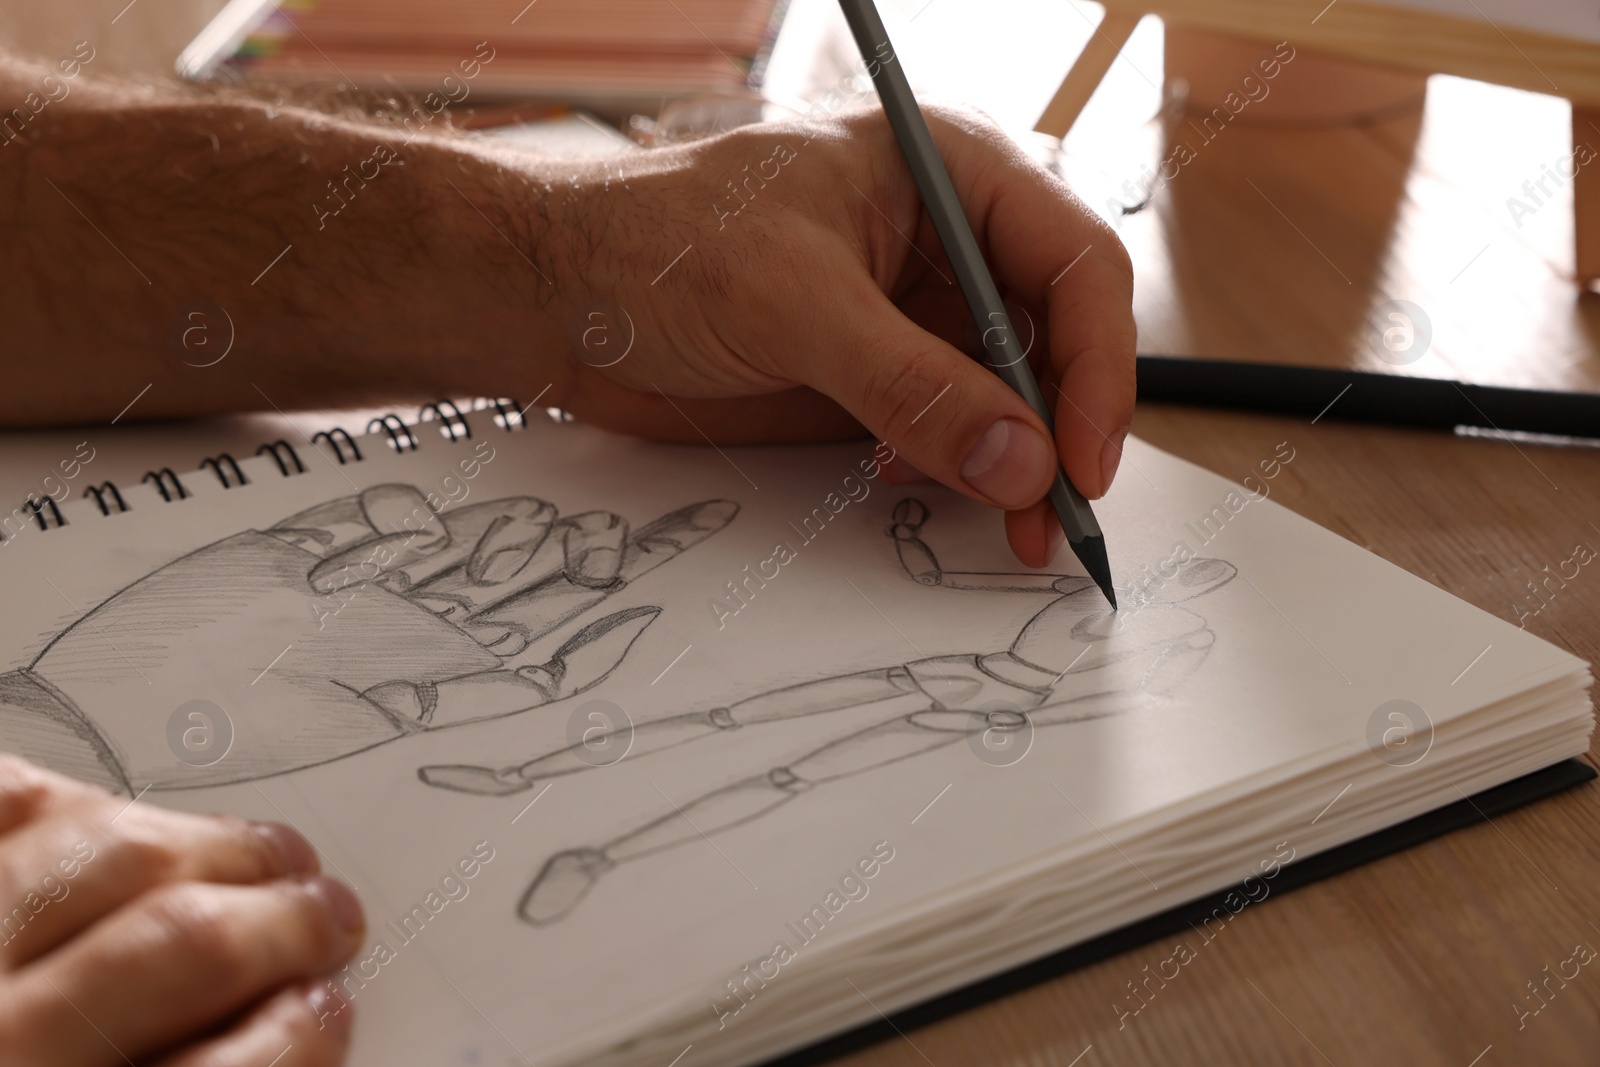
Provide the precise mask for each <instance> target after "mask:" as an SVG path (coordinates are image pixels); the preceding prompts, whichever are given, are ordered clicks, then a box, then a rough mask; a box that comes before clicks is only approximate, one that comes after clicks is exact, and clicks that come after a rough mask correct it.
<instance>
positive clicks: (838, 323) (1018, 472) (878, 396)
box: [790, 286, 1059, 510]
mask: <svg viewBox="0 0 1600 1067" xmlns="http://www.w3.org/2000/svg"><path fill="white" fill-rule="evenodd" d="M861 288H862V289H865V288H866V287H864V286H863V287H861ZM858 294H859V295H858ZM851 297H853V299H843V300H841V301H840V303H844V304H857V305H860V304H862V303H865V304H866V305H867V306H865V307H860V306H858V307H856V308H854V309H847V310H846V311H845V313H844V314H841V315H837V316H830V317H829V321H830V323H832V324H833V325H834V326H835V327H836V328H835V329H833V330H821V331H818V332H817V333H816V334H813V335H812V336H814V337H816V338H817V340H818V341H819V342H820V343H821V345H822V348H821V349H820V351H816V352H813V353H804V352H800V353H796V354H795V355H796V356H797V357H798V358H797V359H796V360H795V362H796V363H797V364H798V365H797V366H795V367H793V368H792V370H791V371H790V373H791V374H794V375H795V376H796V377H799V378H800V379H801V380H803V381H804V382H805V384H807V385H810V386H811V387H812V388H815V389H819V390H821V391H822V392H825V393H827V394H828V395H829V396H831V397H832V398H833V399H834V400H836V401H838V402H839V403H840V404H841V405H842V406H843V407H844V408H845V409H846V410H848V411H849V412H850V414H852V415H854V416H855V417H856V418H857V419H858V420H859V421H860V422H861V423H862V424H863V425H864V426H866V427H867V428H868V429H869V430H871V431H872V432H873V433H874V434H876V435H877V436H878V437H879V438H880V439H882V440H884V441H887V442H888V443H889V445H890V446H891V447H893V448H894V450H895V452H896V453H897V454H898V455H900V456H903V457H904V458H905V459H906V460H907V461H908V462H909V463H911V465H912V466H914V467H916V468H917V469H919V470H921V471H923V472H924V473H926V474H927V475H928V476H930V477H932V478H937V479H938V480H939V481H941V482H943V483H944V484H945V485H948V486H949V487H950V488H952V489H955V490H957V491H959V492H962V493H965V494H966V495H968V496H970V497H972V498H973V499H975V500H979V501H982V502H983V503H986V504H992V505H994V506H995V507H1000V508H1006V509H1007V510H1017V509H1020V508H1025V507H1027V506H1028V505H1030V504H1033V503H1034V502H1036V501H1038V500H1039V499H1040V498H1042V497H1043V496H1044V495H1045V493H1046V492H1048V491H1049V489H1050V483H1051V481H1052V479H1053V478H1054V476H1055V471H1056V468H1057V465H1058V463H1059V460H1058V458H1057V455H1056V449H1055V444H1054V442H1053V440H1052V438H1051V435H1050V434H1049V433H1048V432H1047V431H1046V430H1045V426H1044V422H1043V420H1041V419H1040V418H1039V416H1038V415H1036V414H1035V413H1034V412H1033V410H1032V409H1030V408H1029V407H1028V405H1027V404H1026V403H1024V402H1023V400H1022V398H1021V397H1019V396H1018V395H1017V394H1016V393H1014V392H1012V391H1011V389H1010V388H1009V387H1007V386H1006V385H1005V383H1004V382H1002V381H1001V380H1000V379H999V378H998V377H996V376H995V375H994V373H993V372H992V371H990V370H988V369H987V368H986V367H984V366H983V365H982V364H980V363H978V362H976V361H974V360H973V359H971V358H970V357H968V356H966V355H965V354H963V353H962V352H961V351H959V350H958V349H956V348H954V347H952V346H951V345H949V344H948V343H946V342H945V341H943V340H941V339H940V338H938V337H936V336H934V335H933V334H931V333H928V332H927V331H925V330H923V329H922V328H921V327H919V326H917V325H916V324H915V323H914V322H912V321H911V320H910V319H908V318H906V317H905V316H904V315H903V314H902V313H901V312H900V310H899V309H898V308H896V307H895V306H894V304H892V303H891V302H890V301H889V300H888V299H887V298H886V297H884V296H883V295H882V294H881V293H879V292H877V291H876V290H875V289H874V290H872V291H871V292H860V290H857V293H852V294H851ZM951 299H954V300H959V299H961V297H960V294H959V293H955V292H952V296H951ZM851 310H853V311H854V313H853V314H852V313H851Z"/></svg>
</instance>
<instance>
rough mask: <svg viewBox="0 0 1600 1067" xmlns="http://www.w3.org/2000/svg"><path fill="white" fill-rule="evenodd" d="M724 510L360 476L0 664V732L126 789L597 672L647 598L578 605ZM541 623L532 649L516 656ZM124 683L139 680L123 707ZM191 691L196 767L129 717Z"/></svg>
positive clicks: (581, 684) (243, 770) (235, 775)
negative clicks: (198, 716) (627, 510)
mask: <svg viewBox="0 0 1600 1067" xmlns="http://www.w3.org/2000/svg"><path fill="white" fill-rule="evenodd" d="M737 512H738V505H736V504H734V503H733V502H731V501H725V500H712V501H705V502H702V503H698V504H692V505H690V506H688V507H684V508H680V509H678V510H676V511H673V512H671V513H669V514H667V515H664V516H661V517H660V518H658V519H656V520H654V521H652V522H650V523H647V524H646V525H644V526H641V527H637V528H634V527H631V526H630V525H629V523H628V522H627V520H626V519H624V518H623V517H622V516H620V515H616V514H612V513H609V512H599V511H593V512H585V513H582V514H576V515H565V516H564V515H561V514H560V512H559V511H558V509H557V508H556V507H555V505H553V504H551V503H549V502H547V501H543V500H540V499H537V498H534V497H512V498H506V499H501V500H492V501H487V502H484V503H480V504H473V505H470V506H462V507H456V508H450V507H449V506H448V505H446V506H445V507H444V508H443V509H442V510H440V511H435V510H434V508H433V507H431V506H430V505H429V504H428V502H427V498H426V497H425V496H424V495H423V494H422V493H421V492H420V491H418V490H417V489H416V488H415V487H413V486H410V485H400V484H389V485H379V486H374V487H373V488H370V489H367V490H365V491H363V492H361V493H359V494H355V495H351V496H346V497H340V498H338V499H334V500H330V501H327V502H325V503H323V504H319V505H317V506H315V507H313V508H310V509H308V510H306V511H303V512H301V513H299V514H297V515H293V516H291V517H289V518H287V519H285V520H283V521H281V522H279V523H277V524H276V525H274V526H272V527H270V528H268V529H266V530H261V531H255V530H250V531H245V532H243V533H239V534H236V535H234V536H232V537H228V538H224V539H223V540H220V541H217V542H215V543H213V544H210V545H207V546H205V547H203V548H201V549H199V550H197V551H195V552H191V553H190V554H188V555H186V556H183V557H182V558H180V559H177V560H175V561H173V562H171V563H169V564H167V565H166V566H163V567H161V568H159V569H157V570H155V571H153V572H152V573H150V574H148V575H146V576H145V577H143V578H141V579H140V580H139V581H137V582H134V583H133V584H132V585H130V586H128V587H126V588H124V589H123V590H121V591H119V592H118V593H116V594H115V595H113V596H112V597H110V598H109V599H107V600H106V601H104V602H103V603H101V604H100V605H99V606H97V607H95V608H93V609H92V610H90V611H88V612H87V613H85V614H84V615H83V616H82V617H81V618H79V619H78V620H76V621H75V622H74V623H73V624H72V625H71V626H69V627H67V629H65V630H64V631H62V632H61V633H60V634H58V635H56V637H55V638H54V639H53V640H51V642H50V643H49V644H48V645H47V646H46V648H45V650H44V651H43V652H42V653H41V654H40V655H39V656H38V657H37V658H36V659H35V660H34V662H33V663H31V664H29V666H28V667H27V668H25V669H23V670H20V671H13V672H11V673H9V674H5V675H0V738H4V739H5V740H6V741H7V742H8V747H11V748H13V750H15V751H20V752H22V753H23V754H24V755H27V756H29V757H30V758H33V759H35V760H36V761H38V762H41V763H44V764H46V765H49V766H53V767H56V768H58V769H62V770H64V771H66V772H67V773H71V774H74V775H75V776H77V777H82V778H89V779H90V780H94V781H99V782H102V783H103V784H107V785H109V786H111V787H112V788H116V789H123V790H130V791H131V790H133V789H135V788H136V787H137V786H142V785H151V786H154V787H155V788H189V787H198V786H207V785H218V784H223V783H227V782H237V781H248V780H251V779H255V778H261V777H266V776H269V775H274V774H282V773H285V772H288V771H293V770H297V769H299V768H302V767H307V766H311V765H315V764H319V763H325V762H327V761H329V760H333V759H338V758H341V757H343V756H348V755H351V754H353V753H355V752H359V751H362V750H364V749H367V748H371V747H372V746H374V745H378V744H382V743H384V742H386V741H390V740H394V739H396V738H399V737H404V736H407V735H409V734H413V733H417V732H421V731H426V730H434V729H439V728H442V727H446V726H454V725H459V724H461V723H466V722H473V721H480V720H484V719H489V718H496V717H499V716H503V715H509V714H513V713H516V712H521V711H527V710H529V709H532V708H536V707H540V706H542V705H546V704H549V703H552V702H554V701H558V700H562V699H565V698H567V697H570V696H573V695H574V694H577V693H581V692H583V691H584V690H586V689H589V688H591V687H592V686H594V685H597V684H598V683H599V682H600V681H602V680H603V679H604V678H605V677H606V676H607V675H608V674H610V672H611V671H612V670H614V669H615V668H616V667H617V665H618V664H619V663H621V662H622V660H623V658H624V657H625V656H626V654H627V652H628V649H629V648H630V647H631V645H632V643H633V642H634V640H635V639H637V638H638V636H639V635H640V634H641V633H642V632H643V631H644V630H645V628H646V627H648V626H649V625H650V623H651V622H653V621H654V620H655V618H656V616H657V615H658V614H659V613H660V611H661V610H662V609H661V608H660V607H659V606H657V605H639V606H633V607H629V608H626V609H624V610H620V611H615V612H612V613H609V614H599V615H598V617H590V616H593V615H595V614H596V609H598V608H600V607H601V606H602V605H603V604H604V602H605V601H606V600H607V599H608V598H609V597H611V596H613V595H615V594H617V593H619V592H621V591H622V590H623V589H625V588H627V587H628V586H629V585H630V584H631V583H632V582H634V581H636V580H637V579H638V578H640V577H641V576H642V575H644V574H645V573H647V572H648V571H650V570H652V569H653V568H655V567H657V566H660V565H661V564H662V563H665V562H667V561H668V560H670V559H672V558H673V557H675V556H677V555H678V554H679V553H681V552H684V551H686V550H687V549H689V548H691V547H693V546H694V545H695V544H697V543H698V542H700V541H702V540H704V539H705V538H707V537H709V536H711V535H712V534H714V533H716V532H717V531H718V530H720V529H722V528H723V527H724V526H726V525H727V524H728V523H729V522H731V521H732V519H733V517H734V516H735V515H736V514H737ZM547 636H549V637H551V643H554V642H556V641H559V644H558V645H557V647H556V648H555V651H554V652H553V653H551V654H550V655H549V656H548V658H546V659H544V660H543V662H539V663H523V662H519V660H520V659H521V658H522V657H523V654H524V653H525V652H526V651H527V650H528V649H529V647H530V646H531V645H532V644H533V642H536V641H539V640H540V639H541V638H544V637H547ZM545 647H548V644H547V645H546V646H545ZM280 649H281V650H282V651H281V652H279V651H277V650H280ZM240 650H245V651H244V653H243V654H244V655H245V656H252V657H253V656H257V655H259V656H261V657H262V659H261V661H260V662H257V661H255V659H253V658H252V659H250V660H248V661H241V651H240ZM266 650H271V651H266ZM274 654H276V658H273V657H274ZM269 660H270V661H271V662H270V663H269V662H267V661H269ZM130 684H131V685H145V686H149V687H151V689H152V690H153V691H151V692H148V693H146V694H142V695H141V700H140V701H138V702H129V701H127V700H126V699H125V696H124V695H123V693H122V689H123V687H126V686H128V685H130ZM195 698H200V699H205V700H209V701H212V702H214V703H215V704H216V706H218V707H219V708H221V709H222V710H223V711H224V712H225V713H226V715H227V717H228V720H229V723H230V724H231V728H232V733H231V744H230V746H229V749H228V751H227V752H226V755H225V756H223V757H222V758H220V759H219V760H217V761H216V762H214V763H211V764H208V765H206V766H195V765H194V764H193V763H191V762H189V761H185V760H183V759H182V758H181V757H180V755H179V753H177V752H175V751H174V750H173V748H172V746H171V744H170V741H169V739H168V738H167V737H166V735H165V733H164V731H163V729H162V727H163V726H164V725H165V723H164V722H158V723H155V724H152V723H151V722H150V721H148V708H149V707H150V706H152V704H153V705H154V706H156V707H160V706H161V705H162V702H163V701H164V700H167V701H170V702H171V706H172V707H174V708H176V707H178V706H180V705H181V704H183V703H184V702H185V701H187V700H191V699H195ZM135 704H136V705H137V707H135ZM138 708H143V709H145V712H144V714H145V716H146V717H145V718H144V719H142V720H141V719H140V718H139V712H138ZM163 718H164V717H163Z"/></svg>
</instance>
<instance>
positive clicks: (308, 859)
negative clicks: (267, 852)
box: [250, 822, 318, 874]
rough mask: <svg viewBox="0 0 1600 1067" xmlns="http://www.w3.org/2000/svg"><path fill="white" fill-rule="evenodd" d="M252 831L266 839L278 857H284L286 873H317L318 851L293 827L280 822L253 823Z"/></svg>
mask: <svg viewBox="0 0 1600 1067" xmlns="http://www.w3.org/2000/svg"><path fill="white" fill-rule="evenodd" d="M250 830H251V832H252V833H255V834H257V835H258V836H260V837H263V838H265V839H266V841H267V843H268V844H269V845H271V846H272V847H273V848H275V849H277V851H278V855H280V856H282V857H283V866H284V869H285V870H286V871H289V872H291V873H293V874H315V873H316V871H317V867H318V863H317V850H316V849H314V848H312V847H311V842H309V841H307V840H306V839H305V838H304V837H302V836H300V833H299V831H297V830H295V829H294V828H293V827H290V826H285V825H283V824H282V823H280V822H252V823H251V824H250Z"/></svg>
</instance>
